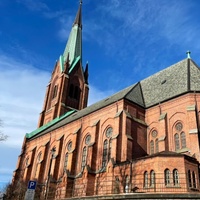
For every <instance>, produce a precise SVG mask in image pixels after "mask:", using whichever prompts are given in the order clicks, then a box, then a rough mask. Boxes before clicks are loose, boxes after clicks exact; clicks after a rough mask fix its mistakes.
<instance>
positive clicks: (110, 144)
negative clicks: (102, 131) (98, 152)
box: [108, 139, 112, 160]
mask: <svg viewBox="0 0 200 200" xmlns="http://www.w3.org/2000/svg"><path fill="white" fill-rule="evenodd" d="M111 149H112V139H110V140H109V150H108V160H110V159H111Z"/></svg>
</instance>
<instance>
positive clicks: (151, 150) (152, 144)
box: [150, 140, 154, 154]
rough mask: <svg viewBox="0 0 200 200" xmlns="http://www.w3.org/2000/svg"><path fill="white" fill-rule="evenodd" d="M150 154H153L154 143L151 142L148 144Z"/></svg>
mask: <svg viewBox="0 0 200 200" xmlns="http://www.w3.org/2000/svg"><path fill="white" fill-rule="evenodd" d="M150 154H154V141H153V140H151V142H150Z"/></svg>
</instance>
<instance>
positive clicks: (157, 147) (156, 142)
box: [155, 139, 159, 153]
mask: <svg viewBox="0 0 200 200" xmlns="http://www.w3.org/2000/svg"><path fill="white" fill-rule="evenodd" d="M155 145H156V153H158V152H159V146H158V139H156V141H155Z"/></svg>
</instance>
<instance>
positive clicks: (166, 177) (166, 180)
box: [165, 169, 170, 186]
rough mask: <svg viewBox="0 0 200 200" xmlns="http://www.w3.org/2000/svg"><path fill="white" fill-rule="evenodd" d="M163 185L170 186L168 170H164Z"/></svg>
mask: <svg viewBox="0 0 200 200" xmlns="http://www.w3.org/2000/svg"><path fill="white" fill-rule="evenodd" d="M165 185H166V186H168V185H170V171H169V169H166V170H165Z"/></svg>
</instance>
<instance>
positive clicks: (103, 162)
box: [102, 139, 108, 167]
mask: <svg viewBox="0 0 200 200" xmlns="http://www.w3.org/2000/svg"><path fill="white" fill-rule="evenodd" d="M107 157H108V140H107V139H106V140H105V141H104V143H103V160H102V167H105V166H106V162H107Z"/></svg>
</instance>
